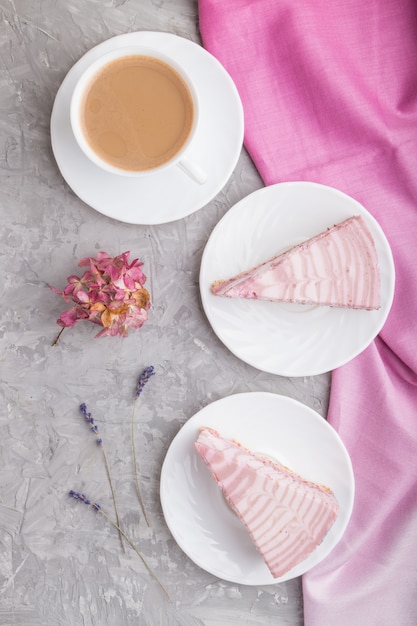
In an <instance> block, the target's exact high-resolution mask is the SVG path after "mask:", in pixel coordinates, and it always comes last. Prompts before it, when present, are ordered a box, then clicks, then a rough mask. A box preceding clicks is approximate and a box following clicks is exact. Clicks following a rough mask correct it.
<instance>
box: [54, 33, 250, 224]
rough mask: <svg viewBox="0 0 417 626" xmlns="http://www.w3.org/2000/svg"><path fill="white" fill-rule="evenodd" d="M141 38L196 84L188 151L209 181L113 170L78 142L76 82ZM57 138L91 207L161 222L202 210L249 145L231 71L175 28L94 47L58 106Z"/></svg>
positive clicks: (67, 171)
mask: <svg viewBox="0 0 417 626" xmlns="http://www.w3.org/2000/svg"><path fill="white" fill-rule="evenodd" d="M135 43H137V44H141V45H144V46H146V47H147V48H149V49H152V48H155V49H156V48H157V49H158V50H160V51H161V52H163V53H165V54H166V55H167V56H171V57H172V58H174V59H176V60H177V61H179V62H181V63H183V65H184V68H185V69H186V71H187V73H188V74H189V76H190V78H191V79H192V80H193V81H194V84H195V87H196V90H197V93H198V96H199V103H200V117H201V124H199V127H198V131H197V134H196V137H195V140H194V142H193V145H192V146H191V147H190V152H189V153H187V156H189V157H190V160H191V161H193V160H194V161H195V162H196V163H198V164H199V165H200V166H201V168H202V169H203V170H204V171H205V172H206V173H207V181H206V182H205V183H204V184H202V185H200V184H198V183H196V182H194V181H193V180H191V179H190V178H189V177H188V176H187V175H186V174H185V173H184V172H182V171H181V170H180V168H179V167H177V166H175V165H174V166H173V167H172V168H169V169H168V170H167V171H165V172H161V173H158V174H151V175H149V176H148V177H144V178H133V177H132V178H129V177H126V176H117V175H115V174H109V173H106V172H104V171H102V170H101V169H100V168H98V167H97V166H95V165H94V164H93V163H91V162H90V161H89V160H88V159H87V157H86V156H85V155H84V154H83V152H82V151H81V150H80V148H79V147H78V145H77V143H76V141H75V138H74V136H73V133H72V130H71V126H70V118H69V107H70V101H71V96H72V92H73V89H74V86H75V84H76V82H77V79H78V78H79V76H80V75H81V73H82V72H83V71H84V69H85V68H86V67H88V66H89V65H90V64H91V63H92V62H93V61H95V60H96V59H98V58H99V57H100V56H101V55H102V54H105V53H107V52H109V51H111V50H114V49H116V48H120V47H123V46H127V45H130V44H135ZM51 142H52V150H53V153H54V156H55V159H56V161H57V164H58V167H59V169H60V171H61V174H62V176H63V177H64V179H65V180H66V182H67V183H68V185H69V186H70V187H71V188H72V190H73V191H74V192H75V193H76V194H77V196H78V197H79V198H81V200H83V201H84V202H85V203H86V204H88V205H89V206H91V207H92V208H93V209H95V210H96V211H99V212H100V213H103V214H104V215H107V216H108V217H111V218H114V219H116V220H119V221H122V222H128V223H130V224H162V223H166V222H171V221H174V220H177V219H180V218H183V217H186V216H187V215H190V214H191V213H193V212H194V211H196V210H198V209H200V208H202V207H203V206H204V205H206V204H207V203H208V202H210V200H212V198H214V196H215V195H216V194H217V193H218V192H219V191H220V190H221V189H222V188H223V187H224V185H225V184H226V182H227V180H228V179H229V177H230V176H231V174H232V172H233V170H234V168H235V166H236V163H237V161H238V158H239V156H240V153H241V149H242V144H243V109H242V104H241V101H240V98H239V95H238V92H237V90H236V87H235V84H234V83H233V81H232V79H231V78H230V76H229V74H228V73H227V72H226V70H225V69H224V68H223V66H222V65H221V64H220V63H219V62H218V61H217V60H216V59H215V58H214V57H213V56H212V55H211V54H210V53H209V52H207V51H206V50H204V48H202V47H201V46H199V45H198V44H196V43H194V42H192V41H189V40H188V39H184V38H182V37H178V36H177V35H173V34H171V33H163V32H152V31H142V32H135V33H127V34H125V35H119V36H118V37H113V38H112V39H108V40H107V41H105V42H104V43H102V44H100V45H98V46H96V47H94V48H92V49H91V50H90V51H89V52H87V53H86V54H85V55H84V56H83V57H82V58H81V59H80V60H79V61H78V62H77V63H76V64H75V65H74V66H73V67H72V69H71V70H70V71H69V72H68V74H67V76H66V78H65V79H64V81H63V83H62V85H61V87H60V88H59V90H58V93H57V95H56V98H55V103H54V106H53V110H52V116H51Z"/></svg>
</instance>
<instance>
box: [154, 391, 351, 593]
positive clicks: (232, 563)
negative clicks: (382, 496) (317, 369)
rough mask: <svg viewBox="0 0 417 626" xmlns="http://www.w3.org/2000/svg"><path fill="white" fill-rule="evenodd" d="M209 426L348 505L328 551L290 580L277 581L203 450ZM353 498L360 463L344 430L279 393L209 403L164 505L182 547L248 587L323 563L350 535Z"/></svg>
mask: <svg viewBox="0 0 417 626" xmlns="http://www.w3.org/2000/svg"><path fill="white" fill-rule="evenodd" d="M202 426H208V427H211V428H214V429H217V430H218V431H219V432H220V433H221V434H222V435H223V436H225V437H228V438H234V439H236V440H237V441H239V442H240V443H241V444H242V445H244V446H246V447H248V448H249V449H251V450H253V451H254V452H257V453H261V454H264V455H266V456H269V457H271V458H274V459H276V460H277V461H279V462H282V463H284V464H285V465H287V466H288V467H290V468H291V469H293V470H294V471H295V472H298V473H299V474H301V475H302V476H304V477H305V478H308V479H310V480H313V481H315V482H318V483H321V484H326V485H328V486H329V487H330V488H331V489H332V490H333V492H334V494H335V496H336V498H337V500H338V502H339V506H340V512H339V515H338V518H337V520H336V522H335V524H334V526H333V527H332V528H331V530H330V531H329V533H328V534H327V535H326V537H325V539H324V540H323V542H322V543H321V544H320V546H318V547H317V548H316V550H315V551H314V552H313V553H312V554H310V556H309V557H308V558H307V559H305V560H304V561H303V562H301V563H299V564H298V565H297V566H296V567H294V568H292V569H291V570H290V571H289V572H287V573H286V574H285V575H284V576H282V577H280V578H273V577H272V575H271V573H270V572H269V570H268V568H267V566H266V565H265V563H264V561H263V559H262V557H261V556H260V554H259V552H258V551H257V550H256V548H255V546H254V545H253V543H252V541H251V539H250V537H249V535H248V533H247V532H246V530H245V528H244V526H243V524H242V523H241V522H240V520H239V519H238V518H237V517H236V515H235V514H234V513H233V512H232V511H231V509H230V508H229V506H228V505H227V504H226V502H225V500H224V498H223V496H222V494H221V490H220V489H219V487H218V486H217V484H216V483H215V481H214V480H213V478H212V476H211V474H210V472H209V470H208V469H207V467H206V466H205V464H204V461H203V460H202V459H201V458H200V456H199V455H198V453H197V451H196V450H195V448H194V442H195V441H196V439H197V437H198V433H199V430H200V428H201V427H202ZM353 499H354V477H353V472H352V466H351V462H350V458H349V455H348V453H347V451H346V449H345V447H344V445H343V443H342V441H341V439H340V437H339V435H338V434H337V433H336V431H335V430H334V429H333V428H332V427H331V426H330V425H329V424H328V423H327V422H326V420H325V419H324V418H322V417H321V416H320V415H319V414H318V413H316V412H315V411H313V410H312V409H310V408H308V407H306V406H305V405H303V404H301V403H300V402H297V401H295V400H292V399H291V398H287V397H284V396H279V395H276V394H272V393H264V392H252V393H242V394H237V395H233V396H228V397H226V398H223V399H222V400H218V401H216V402H213V403H212V404H210V405H208V406H206V407H205V408H203V409H202V410H201V411H199V412H198V413H197V414H196V415H194V416H193V417H192V418H190V419H189V420H188V421H187V422H186V423H185V425H184V426H183V427H182V428H181V430H180V431H179V433H178V434H177V435H176V437H175V438H174V440H173V441H172V443H171V445H170V447H169V449H168V452H167V454H166V457H165V460H164V463H163V466H162V473H161V503H162V508H163V512H164V516H165V519H166V522H167V524H168V527H169V529H170V530H171V533H172V535H173V536H174V538H175V540H176V541H177V543H178V545H179V546H180V547H181V548H182V550H183V551H184V552H185V553H186V554H187V555H188V556H189V557H190V558H191V559H192V560H193V561H194V562H195V563H196V564H197V565H199V566H200V567H201V568H203V569H205V570H206V571H208V572H210V573H211V574H213V575H214V576H217V577H219V578H222V579H224V580H228V581H231V582H234V583H238V584H243V585H268V584H273V583H276V582H280V581H284V580H288V579H290V578H294V577H296V576H300V575H301V574H303V573H304V572H306V571H307V570H309V569H310V568H311V567H313V566H314V565H317V563H319V562H320V561H321V560H322V559H323V558H324V557H325V556H327V555H328V554H329V552H330V551H331V550H332V549H333V548H334V546H335V545H336V544H337V542H338V541H339V540H340V538H341V537H342V535H343V533H344V531H345V529H346V526H347V524H348V521H349V518H350V515H351V512H352V506H353Z"/></svg>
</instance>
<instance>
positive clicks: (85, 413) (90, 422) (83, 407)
mask: <svg viewBox="0 0 417 626" xmlns="http://www.w3.org/2000/svg"><path fill="white" fill-rule="evenodd" d="M80 411H81V413H82V414H83V416H84V419H85V421H86V422H87V424H88V425H89V426H90V430H91V432H92V433H93V434H94V435H95V436H96V441H97V445H99V446H100V448H101V451H102V453H103V459H104V465H105V467H106V472H107V478H108V480H109V484H110V490H111V494H112V497H113V504H114V512H115V514H116V521H117V525H118V526H119V527H120V525H121V524H120V517H119V510H118V508H117V501H116V492H115V490H114V487H113V480H112V477H111V472H110V465H109V462H108V460H107V454H106V450H105V448H104V441H103V439H102V438H101V437H100V435H99V432H98V426H97V424H96V422H95V420H94V418H93V416H92V415H91V413H89V411H88V410H87V405H86V404H85V402H83V403H82V404H80ZM119 537H120V543H121V545H122V548H123V552H125V546H124V543H123V535H122V533H121V532H120V531H119Z"/></svg>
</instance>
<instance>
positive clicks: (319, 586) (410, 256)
mask: <svg viewBox="0 0 417 626" xmlns="http://www.w3.org/2000/svg"><path fill="white" fill-rule="evenodd" d="M199 15H200V30H201V34H202V39H203V44H204V46H205V47H206V48H207V50H209V51H210V52H211V53H212V54H214V55H215V56H216V57H217V58H218V59H219V60H220V62H221V63H222V64H223V65H224V67H225V68H226V69H227V70H228V72H229V73H230V75H231V76H232V78H233V79H234V81H235V83H236V86H237V88H238V90H239V93H240V96H241V99H242V102H243V107H244V111H245V126H246V131H245V146H246V148H247V150H248V151H249V153H250V155H251V156H252V158H253V161H254V163H255V165H256V166H257V168H258V170H259V172H260V174H261V176H262V178H263V180H264V182H265V184H272V183H276V182H280V181H288V180H309V181H315V182H319V183H323V184H327V185H330V186H333V187H336V188H338V189H340V190H342V191H344V192H345V193H348V194H349V195H351V196H353V197H354V198H356V199H357V200H358V201H359V202H361V203H362V204H363V205H364V206H365V207H366V208H367V209H368V210H369V211H370V212H371V213H372V214H373V215H374V216H375V217H376V218H377V219H378V221H379V223H380V224H381V226H382V228H383V229H384V231H385V233H386V235H387V237H388V239H389V241H390V244H391V247H392V250H393V254H394V261H395V265H396V276H397V280H396V292H395V297H394V303H393V308H392V310H391V313H390V315H389V318H388V320H387V322H386V324H385V326H384V328H383V330H382V332H381V333H380V335H379V336H378V337H377V339H376V340H375V341H374V342H373V343H372V345H371V346H370V347H369V348H368V349H367V350H366V351H365V352H363V353H362V354H361V355H360V356H358V357H357V358H355V359H354V360H353V361H351V362H350V363H349V364H347V365H345V366H343V367H341V368H339V369H338V370H336V371H334V372H333V374H332V387H331V399H330V408H329V414H328V419H329V421H330V422H331V423H332V424H333V426H334V427H335V428H336V429H337V431H338V432H339V433H340V435H341V437H342V439H343V441H344V443H345V445H346V446H347V448H348V450H349V453H350V456H351V458H352V463H353V469H354V473H355V479H356V497H355V505H354V510H353V514H352V518H351V521H350V523H349V525H348V528H347V530H346V533H345V535H344V537H343V538H342V540H341V541H340V542H339V544H338V545H337V546H336V548H335V549H334V550H333V551H332V553H331V554H330V555H329V556H328V557H327V558H326V559H325V560H324V561H323V562H322V563H321V564H319V565H318V566H316V567H315V568H314V569H313V570H311V571H310V572H308V573H307V574H305V575H304V577H303V590H304V615H305V624H306V625H307V626H327V625H329V626H333V625H337V626H357V625H358V626H362V624H367V625H369V626H412V625H414V624H417V330H416V325H417V270H416V268H415V267H414V263H416V264H417V2H416V0H379V1H378V0H374V1H372V2H369V1H368V2H367V1H366V0H365V1H364V0H330V1H329V0H304V1H303V0H199ZM318 453H319V451H318Z"/></svg>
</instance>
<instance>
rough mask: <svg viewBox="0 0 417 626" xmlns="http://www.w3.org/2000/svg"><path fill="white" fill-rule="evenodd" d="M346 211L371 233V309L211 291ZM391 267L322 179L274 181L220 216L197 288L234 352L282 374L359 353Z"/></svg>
mask: <svg viewBox="0 0 417 626" xmlns="http://www.w3.org/2000/svg"><path fill="white" fill-rule="evenodd" d="M351 215H362V216H363V217H364V218H365V220H366V222H367V224H368V226H369V228H370V230H371V233H372V235H373V237H374V240H375V245H376V249H377V253H378V259H379V264H380V270H381V303H382V304H381V308H380V309H379V310H377V311H363V310H352V309H344V308H332V307H327V306H309V305H297V304H286V303H272V302H263V301H259V300H242V299H230V298H222V297H219V296H214V295H213V294H212V293H211V291H210V286H211V284H212V283H213V282H214V281H215V280H219V279H227V278H230V277H232V276H234V275H236V274H238V273H240V272H242V271H244V270H246V269H249V268H251V267H254V266H256V265H257V264H258V263H261V262H262V261H265V260H267V259H269V258H272V257H273V256H275V255H276V254H278V253H279V252H281V251H283V250H285V249H286V248H289V247H290V246H292V245H295V244H297V243H299V242H301V241H303V240H306V239H309V238H310V237H312V236H314V235H316V234H318V233H319V232H321V231H323V230H325V229H326V228H328V227H330V226H333V225H334V224H336V223H338V222H341V221H343V220H344V219H346V218H348V217H350V216H351ZM394 284H395V270H394V262H393V258H392V253H391V249H390V246H389V244H388V241H387V239H386V237H385V235H384V233H383V231H382V229H381V227H380V226H379V224H378V223H377V222H376V220H375V219H374V218H373V217H372V216H371V215H370V214H369V212H368V211H367V210H366V209H365V208H364V207H363V206H362V205H361V204H360V203H359V202H357V201H356V200H354V199H353V198H351V197H350V196H348V195H346V194H344V193H342V192H340V191H338V190H336V189H333V188H331V187H327V186H324V185H319V184H316V183H309V182H289V183H279V184H277V185H271V186H270V187H265V188H263V189H260V190H258V191H255V192H254V193H252V194H250V195H249V196H247V197H246V198H244V199H243V200H241V201H240V202H239V203H237V204H236V205H235V206H233V207H232V208H231V209H230V210H229V211H228V212H227V213H226V215H225V216H224V217H223V218H222V219H221V220H220V222H219V223H218V224H217V226H216V227H215V228H214V230H213V232H212V234H211V236H210V238H209V240H208V242H207V245H206V248H205V250H204V254H203V258H202V262H201V271H200V291H201V298H202V303H203V307H204V310H205V313H206V315H207V318H208V320H209V322H210V324H211V325H212V327H213V330H214V331H215V333H216V334H217V336H218V337H219V338H220V339H221V341H222V342H223V343H224V344H225V345H226V346H227V347H228V348H229V350H230V351H231V352H233V354H235V356H237V357H239V358H240V359H242V360H243V361H245V362H246V363H249V364H250V365H252V366H253V367H256V368H258V369H260V370H263V371H267V372H270V373H272V374H278V375H282V376H312V375H316V374H321V373H323V372H327V371H330V370H333V369H335V368H337V367H339V366H341V365H343V364H344V363H346V362H348V361H349V360H351V359H352V358H353V357H355V356H357V355H358V354H359V353H360V352H362V351H363V350H364V349H365V348H366V347H367V346H368V345H369V344H370V343H371V342H372V341H373V339H374V338H375V337H376V335H377V334H378V332H379V331H380V330H381V328H382V326H383V325H384V323H385V320H386V318H387V316H388V313H389V311H390V308H391V304H392V299H393V295H394Z"/></svg>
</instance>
